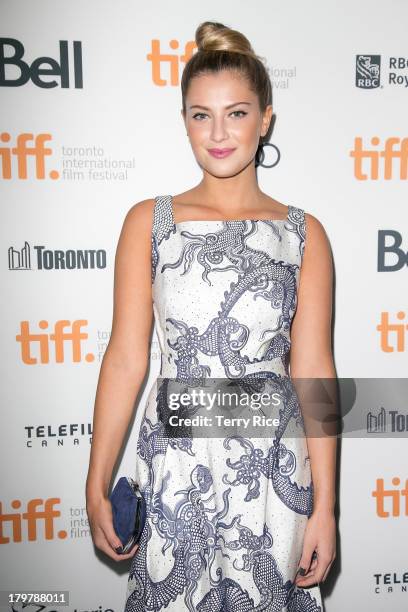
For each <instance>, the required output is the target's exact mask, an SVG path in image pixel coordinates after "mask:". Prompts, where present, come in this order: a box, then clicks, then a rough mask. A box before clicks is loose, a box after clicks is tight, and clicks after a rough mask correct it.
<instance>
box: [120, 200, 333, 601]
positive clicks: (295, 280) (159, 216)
mask: <svg viewBox="0 0 408 612" xmlns="http://www.w3.org/2000/svg"><path fill="white" fill-rule="evenodd" d="M305 240H306V222H305V215H304V211H303V210H302V209H301V208H298V207H296V206H289V209H288V214H287V217H286V218H285V219H282V220H242V221H217V220H209V221H205V220H199V221H194V220H193V221H182V222H180V223H175V222H174V215H173V202H172V198H171V196H170V195H166V196H157V197H156V198H155V209H154V220H153V229H152V290H153V300H154V303H153V310H154V318H155V324H156V330H157V336H158V340H159V344H160V349H161V357H162V360H161V370H160V376H159V377H158V378H157V379H156V380H155V381H154V382H153V384H152V387H151V389H150V391H149V394H148V398H147V402H146V407H145V411H144V414H143V416H142V421H141V428H140V434H139V439H138V443H137V458H136V476H135V477H136V480H137V481H138V482H139V484H140V488H141V490H142V491H143V493H144V495H145V498H146V502H147V519H146V523H145V527H144V530H143V533H142V536H141V540H140V547H139V549H138V551H137V552H136V554H135V555H134V557H133V558H132V563H131V568H130V573H129V577H128V583H127V593H126V607H125V612H142V611H146V610H153V611H155V612H158V611H166V612H184V611H189V612H221V611H225V612H227V611H228V612H249V611H254V610H255V611H257V612H260V611H261V610H262V611H265V612H266V611H268V612H323V610H324V608H323V604H322V599H321V593H320V587H319V585H313V586H311V587H308V588H302V587H298V586H296V585H295V584H294V579H295V575H296V571H297V568H298V562H299V560H300V557H301V554H302V545H303V538H304V531H305V527H306V524H307V521H308V517H309V516H310V514H311V512H312V509H313V482H312V478H311V467H310V461H309V456H308V448H307V441H306V438H305V436H304V423H303V419H302V415H301V411H300V408H299V403H298V401H296V399H297V396H296V395H294V394H293V387H292V390H290V389H291V385H290V384H289V383H290V380H291V379H290V374H289V351H290V345H291V340H290V325H291V321H292V318H293V315H294V313H295V310H296V304H297V290H298V285H299V273H300V267H301V264H302V258H303V252H304V244H305ZM214 377H218V380H220V379H224V380H226V381H227V382H229V380H231V381H232V380H237V379H238V380H239V382H240V383H243V384H247V385H248V388H250V389H251V390H254V389H256V390H258V391H259V390H262V389H265V388H266V387H268V388H269V389H271V390H273V389H277V388H279V389H280V395H281V397H283V398H284V401H283V406H282V404H281V406H280V408H279V409H275V410H276V414H275V416H276V417H279V419H278V422H279V425H278V426H277V427H275V429H273V431H272V430H271V431H272V433H271V434H270V435H269V434H268V435H265V428H263V434H262V435H260V436H259V437H257V436H255V435H254V430H252V432H251V435H247V436H246V435H245V433H246V432H245V429H244V428H242V427H241V428H240V429H239V433H234V432H232V433H230V431H229V430H228V431H227V432H226V435H225V437H222V436H220V435H218V436H208V437H205V436H203V437H200V438H191V437H188V436H186V437H180V436H178V437H177V436H171V435H169V432H168V430H167V429H166V428H165V426H164V420H163V415H165V414H166V409H167V411H168V406H167V404H166V398H167V397H168V396H167V395H166V393H167V384H168V383H169V381H171V380H173V381H174V380H177V381H182V382H185V383H188V382H189V381H191V380H192V379H194V380H196V379H197V378H199V379H206V378H211V379H213V378H214ZM251 385H252V386H251ZM282 390H283V394H282Z"/></svg>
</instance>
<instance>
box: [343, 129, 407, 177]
mask: <svg viewBox="0 0 408 612" xmlns="http://www.w3.org/2000/svg"><path fill="white" fill-rule="evenodd" d="M370 143H371V145H372V146H373V147H378V145H379V144H380V139H379V138H378V137H377V136H373V138H371V141H370ZM349 155H350V157H352V158H353V159H354V176H355V178H356V179H357V180H359V181H366V180H367V179H370V180H372V181H377V180H378V179H379V178H380V172H381V178H384V179H385V180H387V181H389V180H391V179H393V178H399V179H401V180H407V178H408V138H402V139H401V138H398V137H397V136H391V137H390V138H387V139H386V140H385V144H384V146H382V147H381V146H380V148H379V149H377V150H375V149H372V148H368V147H366V146H364V145H363V139H362V138H361V137H360V136H358V137H356V138H355V139H354V148H353V149H351V151H349ZM394 160H396V161H397V164H396V166H397V168H396V169H394ZM363 166H364V168H363ZM365 166H367V168H365Z"/></svg>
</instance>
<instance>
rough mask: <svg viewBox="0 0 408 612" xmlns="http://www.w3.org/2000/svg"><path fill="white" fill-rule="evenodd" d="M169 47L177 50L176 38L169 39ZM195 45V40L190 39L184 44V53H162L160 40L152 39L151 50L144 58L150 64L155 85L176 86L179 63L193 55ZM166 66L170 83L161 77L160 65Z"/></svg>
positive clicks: (178, 76) (178, 80)
mask: <svg viewBox="0 0 408 612" xmlns="http://www.w3.org/2000/svg"><path fill="white" fill-rule="evenodd" d="M169 45H170V48H171V49H173V50H175V51H176V50H177V49H178V48H179V45H180V43H179V41H178V40H175V39H173V40H171V41H170V43H169ZM195 47H197V45H196V43H195V41H193V40H191V41H189V42H187V43H186V44H185V46H184V53H182V54H180V53H162V51H161V48H160V40H157V39H154V40H152V49H151V52H150V53H148V54H147V55H146V58H147V59H148V60H149V62H151V64H152V80H153V83H154V84H155V85H159V87H164V86H165V85H169V84H170V85H174V86H177V85H178V84H179V82H180V72H181V71H180V63H181V62H183V63H184V64H185V63H187V62H188V60H189V59H190V57H191V56H192V55H193V50H194V48H195ZM163 64H166V66H168V73H169V76H170V83H169V80H168V79H164V78H163V77H162V65H163Z"/></svg>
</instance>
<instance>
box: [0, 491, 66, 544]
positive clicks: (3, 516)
mask: <svg viewBox="0 0 408 612" xmlns="http://www.w3.org/2000/svg"><path fill="white" fill-rule="evenodd" d="M60 503H61V499H60V498H59V497H50V498H49V499H46V500H44V499H40V498H37V499H30V501H29V502H28V503H27V510H26V512H8V513H6V512H4V511H3V504H2V503H1V502H0V544H8V543H9V542H10V538H9V537H7V536H5V535H4V528H3V527H4V525H5V524H6V523H11V532H12V538H11V541H12V542H22V539H23V534H22V531H23V529H22V527H23V521H25V524H26V526H27V539H28V541H30V542H32V541H35V540H37V539H38V533H37V529H38V525H39V524H40V523H42V524H43V525H44V529H43V532H44V538H45V539H46V540H53V539H54V537H55V534H54V519H55V518H58V517H59V516H61V512H60V511H59V510H56V509H55V507H54V506H56V505H57V504H60ZM11 507H12V508H13V509H14V510H18V509H19V508H21V501H20V500H19V499H13V501H12V502H11ZM67 535H68V534H67V532H66V531H65V530H64V529H61V530H60V531H58V532H57V536H58V538H59V539H60V540H64V539H65V538H66V537H67Z"/></svg>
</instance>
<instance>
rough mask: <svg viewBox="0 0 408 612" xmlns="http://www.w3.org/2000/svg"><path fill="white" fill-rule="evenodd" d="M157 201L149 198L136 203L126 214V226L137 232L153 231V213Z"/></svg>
mask: <svg viewBox="0 0 408 612" xmlns="http://www.w3.org/2000/svg"><path fill="white" fill-rule="evenodd" d="M154 205H155V199H154V198H148V199H146V200H141V201H140V202H136V203H135V204H133V206H131V208H129V210H128V211H127V213H126V216H125V220H124V225H126V226H128V227H129V228H131V229H135V230H137V229H138V230H139V231H140V230H141V229H142V228H143V229H146V230H151V228H152V226H153V211H154Z"/></svg>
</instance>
